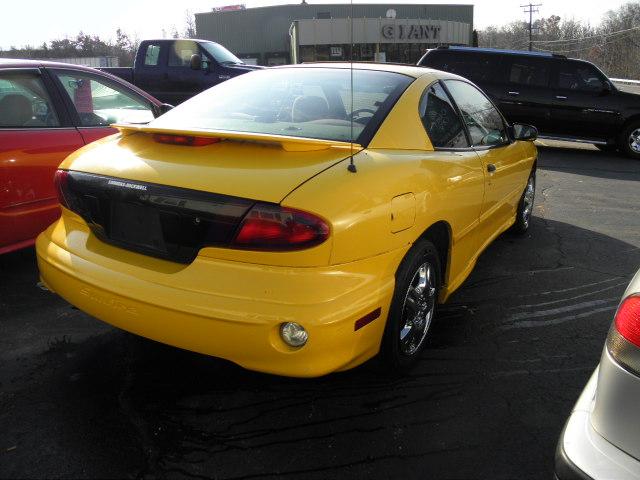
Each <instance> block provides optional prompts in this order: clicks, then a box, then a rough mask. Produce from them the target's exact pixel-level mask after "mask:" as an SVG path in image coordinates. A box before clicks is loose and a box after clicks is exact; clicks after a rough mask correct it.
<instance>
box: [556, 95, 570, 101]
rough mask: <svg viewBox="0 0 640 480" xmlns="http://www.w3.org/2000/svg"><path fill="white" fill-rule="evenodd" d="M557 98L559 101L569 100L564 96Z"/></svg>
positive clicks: (557, 96)
mask: <svg viewBox="0 0 640 480" xmlns="http://www.w3.org/2000/svg"><path fill="white" fill-rule="evenodd" d="M556 98H557V99H558V100H566V99H567V97H565V96H564V95H556Z"/></svg>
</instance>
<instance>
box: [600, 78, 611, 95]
mask: <svg viewBox="0 0 640 480" xmlns="http://www.w3.org/2000/svg"><path fill="white" fill-rule="evenodd" d="M612 91H613V85H611V82H610V81H609V80H605V82H604V83H603V84H602V93H603V94H604V95H607V94H609V93H611V92H612Z"/></svg>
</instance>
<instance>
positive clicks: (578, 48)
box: [478, 1, 640, 79]
mask: <svg viewBox="0 0 640 480" xmlns="http://www.w3.org/2000/svg"><path fill="white" fill-rule="evenodd" d="M534 29H535V31H536V32H537V33H536V35H535V36H534V41H533V48H534V50H538V51H548V52H552V53H558V54H562V55H566V56H567V57H572V58H581V59H585V60H589V61H591V62H593V63H595V64H596V65H598V66H599V67H600V68H602V69H603V70H604V71H605V72H606V73H607V74H609V75H611V76H613V77H622V78H632V79H640V2H637V1H636V2H630V3H627V4H624V5H622V6H621V7H620V8H618V9H617V10H610V11H609V12H607V14H606V15H605V16H604V18H603V19H602V21H601V22H600V24H599V25H597V26H595V27H594V26H591V25H590V24H588V23H585V22H581V21H578V20H575V19H568V20H566V19H565V20H563V19H561V18H560V17H559V16H557V15H552V16H550V17H548V18H543V19H539V20H537V21H536V22H535V23H534ZM478 39H479V45H480V46H481V47H492V48H508V49H516V50H524V49H525V48H526V45H527V40H528V33H527V29H526V28H525V24H524V22H513V23H510V24H508V25H504V26H501V27H495V26H490V27H487V28H486V29H484V30H480V31H479V32H478Z"/></svg>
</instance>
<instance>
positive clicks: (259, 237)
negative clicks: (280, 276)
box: [233, 203, 329, 251]
mask: <svg viewBox="0 0 640 480" xmlns="http://www.w3.org/2000/svg"><path fill="white" fill-rule="evenodd" d="M328 236H329V225H328V224H327V223H326V222H325V221H324V220H323V219H321V218H320V217H317V216H315V215H313V214H311V213H308V212H302V211H300V210H295V209H293V208H287V207H281V206H280V205H270V204H264V203H257V204H256V205H254V206H253V208H252V209H251V210H250V211H249V213H247V215H246V216H245V218H244V220H243V221H242V225H240V229H239V230H238V234H237V235H236V238H235V240H234V241H233V246H236V247H243V248H248V249H256V250H277V251H283V250H299V249H303V248H309V247H313V246H316V245H319V244H321V243H322V242H324V241H325V240H326V239H327V237H328Z"/></svg>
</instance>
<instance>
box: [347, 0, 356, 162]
mask: <svg viewBox="0 0 640 480" xmlns="http://www.w3.org/2000/svg"><path fill="white" fill-rule="evenodd" d="M349 26H350V28H351V38H350V40H351V48H350V49H349V60H350V65H349V67H350V68H349V73H350V74H351V95H350V98H351V110H350V114H349V117H350V120H351V125H350V127H351V134H350V140H351V146H350V148H351V152H350V155H349V166H348V167H347V170H349V171H350V172H351V173H356V172H357V171H358V169H357V168H356V164H355V163H354V162H353V0H351V18H350V19H349Z"/></svg>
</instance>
